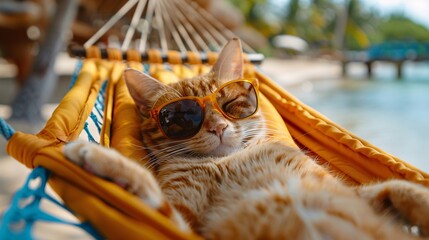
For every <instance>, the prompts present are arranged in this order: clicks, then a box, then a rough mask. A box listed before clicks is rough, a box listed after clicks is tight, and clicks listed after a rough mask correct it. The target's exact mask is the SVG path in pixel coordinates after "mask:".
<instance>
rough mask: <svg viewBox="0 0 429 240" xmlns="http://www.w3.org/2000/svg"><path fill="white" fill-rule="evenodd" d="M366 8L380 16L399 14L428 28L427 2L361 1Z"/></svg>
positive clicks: (403, 0)
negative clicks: (375, 11) (371, 9)
mask: <svg viewBox="0 0 429 240" xmlns="http://www.w3.org/2000/svg"><path fill="white" fill-rule="evenodd" d="M361 1H362V2H363V3H364V4H365V5H366V6H368V7H370V8H374V9H376V10H378V11H379V12H380V13H381V14H389V13H392V12H401V13H403V14H404V15H406V16H408V17H410V18H411V19H413V20H414V21H416V22H418V23H421V24H423V25H425V26H427V27H429V1H428V0H361Z"/></svg>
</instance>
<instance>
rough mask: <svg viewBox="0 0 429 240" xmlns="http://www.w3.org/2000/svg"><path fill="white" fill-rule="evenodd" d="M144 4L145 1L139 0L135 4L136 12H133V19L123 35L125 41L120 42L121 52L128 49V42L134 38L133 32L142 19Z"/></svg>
mask: <svg viewBox="0 0 429 240" xmlns="http://www.w3.org/2000/svg"><path fill="white" fill-rule="evenodd" d="M146 3H147V0H140V1H139V3H138V4H137V7H136V10H135V11H134V15H133V18H132V19H131V24H130V27H129V28H128V31H127V33H126V35H125V39H124V41H123V42H122V47H121V50H122V51H125V50H127V49H128V48H129V46H130V42H131V40H132V39H133V36H134V32H135V30H136V28H137V26H138V24H139V21H140V19H141V17H142V14H143V10H144V8H145V6H146Z"/></svg>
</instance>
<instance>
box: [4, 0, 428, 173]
mask: <svg viewBox="0 0 429 240" xmlns="http://www.w3.org/2000/svg"><path fill="white" fill-rule="evenodd" d="M174 1H178V0H174ZM126 2H127V1H116V0H87V1H78V0H72V1H55V0H2V1H1V2H0V36H1V37H0V117H3V118H6V119H8V121H9V122H11V123H12V125H14V126H15V127H16V128H17V129H18V130H22V131H27V132H36V131H38V130H40V128H41V127H42V126H43V123H44V121H46V119H47V118H48V117H49V116H50V114H51V112H52V111H53V109H54V108H55V106H56V104H57V103H58V102H59V101H60V100H61V98H62V96H64V94H65V93H66V92H67V89H68V84H69V80H70V76H71V74H72V73H73V70H74V68H75V66H76V62H77V59H76V58H73V57H70V56H69V54H68V53H67V47H68V46H69V45H70V44H71V43H73V44H83V43H84V42H85V41H86V40H88V39H89V38H90V37H91V36H93V35H94V34H95V33H96V31H97V30H98V29H100V28H101V27H102V26H103V25H104V24H105V23H106V21H107V20H108V19H109V18H110V17H111V16H112V15H114V14H115V13H116V12H117V11H118V10H119V9H120V8H121V7H122V6H123V5H124V4H125V3H126ZM192 2H193V3H192V4H194V5H195V4H197V5H198V8H202V9H204V10H203V11H204V12H203V13H205V12H209V13H210V14H211V15H213V17H214V19H216V21H218V22H219V23H221V24H223V25H224V26H225V27H226V28H227V29H228V31H232V32H233V33H234V34H237V35H238V36H240V37H241V38H242V39H243V40H244V41H245V42H246V43H248V44H249V45H250V46H251V47H252V48H253V49H255V50H256V51H257V52H259V53H263V54H264V55H265V60H264V62H263V63H262V64H261V65H260V66H259V67H260V69H261V70H262V71H264V72H265V73H266V74H267V75H269V76H270V77H272V79H273V80H274V81H276V82H277V83H279V84H280V85H281V86H282V87H284V88H285V89H287V90H288V91H290V92H292V93H293V94H294V95H296V96H297V97H298V98H299V99H300V100H302V101H303V102H304V103H306V104H308V105H310V106H311V107H313V108H315V109H317V110H318V111H320V112H321V113H322V114H324V115H326V116H327V117H328V118H331V119H332V120H333V121H335V122H337V123H338V124H340V125H341V126H343V127H345V128H346V129H348V130H349V131H351V132H352V133H354V134H356V135H358V136H359V137H361V138H363V139H366V140H368V141H369V142H371V143H373V144H375V145H376V146H379V147H381V148H382V149H385V150H386V151H387V152H389V153H391V154H393V155H396V156H398V157H399V158H402V159H403V160H405V161H408V162H410V163H412V164H414V165H416V166H417V167H419V168H421V169H423V170H425V171H429V159H428V158H429V155H428V154H427V150H426V149H427V148H428V147H429V142H428V141H427V140H426V137H427V136H429V127H428V122H429V107H428V106H429V97H428V94H429V61H428V60H429V15H428V14H427V13H428V12H429V2H427V1H425V0H247V1H241V0H218V1H214V0H194V1H192ZM185 3H186V4H188V5H189V6H185V7H188V8H190V7H191V5H192V4H191V2H190V1H185ZM167 4H168V1H167ZM192 6H193V5H192ZM193 7H194V6H193ZM131 16H132V15H131V14H128V15H126V16H125V18H124V19H122V20H121V21H119V22H118V24H116V25H115V26H114V27H112V28H111V29H109V31H108V32H107V34H105V36H103V37H102V38H101V40H102V42H104V43H105V44H106V45H108V46H112V45H114V46H116V45H118V42H120V41H121V40H122V39H123V38H124V35H125V33H126V32H127V30H128V28H129V22H130V19H131ZM115 44H116V45H115ZM155 47H156V46H155ZM1 144H2V150H1V151H2V152H0V153H1V154H2V155H4V154H5V152H4V145H5V142H4V141H2V142H1Z"/></svg>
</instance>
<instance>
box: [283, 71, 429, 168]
mask: <svg viewBox="0 0 429 240" xmlns="http://www.w3.org/2000/svg"><path fill="white" fill-rule="evenodd" d="M355 68H356V67H355ZM364 74H365V72H364V70H363V69H354V72H352V76H351V77H348V78H347V79H337V80H333V79H326V80H317V81H311V82H303V83H302V84H299V85H296V86H294V87H290V88H288V91H290V92H291V93H293V94H294V95H295V96H297V97H298V98H299V99H300V100H301V101H303V102H304V103H305V104H307V105H309V106H311V107H313V108H314V109H316V110H318V111H319V112H321V113H322V114H324V115H325V116H327V117H328V118H330V119H331V120H333V121H334V122H336V123H338V124H339V125H341V126H342V127H344V128H346V129H348V130H349V131H350V132H352V133H354V134H355V135H357V136H359V137H361V138H363V139H365V140H367V141H369V142H370V143H372V144H374V145H376V146H378V147H380V148H381V149H383V150H385V151H386V152H388V153H390V154H393V155H395V156H397V157H399V158H401V159H402V160H404V161H407V162H409V163H411V164H413V165H414V166H416V167H418V168H420V169H421V170H423V171H425V172H429V63H418V64H411V63H409V64H406V65H405V66H404V78H403V79H401V80H397V79H396V76H395V68H394V67H393V66H390V65H387V64H385V65H383V64H381V65H378V66H377V67H376V68H375V70H374V77H373V79H371V80H368V79H367V78H366V77H365V75H364Z"/></svg>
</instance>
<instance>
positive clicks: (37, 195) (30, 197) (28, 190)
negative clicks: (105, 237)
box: [0, 167, 102, 239]
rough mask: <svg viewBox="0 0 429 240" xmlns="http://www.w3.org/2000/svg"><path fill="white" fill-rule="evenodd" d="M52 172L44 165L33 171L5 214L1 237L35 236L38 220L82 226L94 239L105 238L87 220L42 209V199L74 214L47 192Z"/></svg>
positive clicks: (0, 227)
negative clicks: (59, 215) (71, 219)
mask: <svg viewBox="0 0 429 240" xmlns="http://www.w3.org/2000/svg"><path fill="white" fill-rule="evenodd" d="M49 174H50V172H49V171H48V170H46V169H44V168H42V167H37V168H35V169H34V170H33V171H32V172H31V173H30V175H29V176H28V178H27V180H26V182H25V184H24V186H23V187H22V188H21V189H19V190H18V191H17V192H16V193H15V196H14V197H13V201H12V203H11V205H10V207H9V209H8V210H7V211H6V212H5V213H4V214H3V216H2V219H1V222H0V239H32V238H33V236H32V229H33V225H34V224H35V223H36V222H37V221H44V222H50V223H59V224H65V225H70V226H75V227H79V228H81V229H83V230H85V231H86V232H87V233H89V234H90V235H91V236H93V237H94V238H95V239H102V236H101V235H100V234H99V233H98V232H97V231H95V230H94V228H93V227H92V226H91V225H90V224H89V223H87V222H83V223H78V222H71V221H67V220H64V219H61V218H58V217H56V216H53V215H51V214H49V213H46V212H45V211H42V210H41V209H40V203H41V201H42V200H46V201H49V202H51V203H53V204H55V205H56V206H59V207H60V208H62V209H64V210H66V211H68V212H70V213H71V210H69V209H68V208H67V207H66V206H64V205H63V204H62V203H60V202H59V201H58V200H56V199H54V198H53V197H51V196H50V195H48V194H47V193H46V191H45V189H46V184H47V182H48V178H49Z"/></svg>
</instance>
